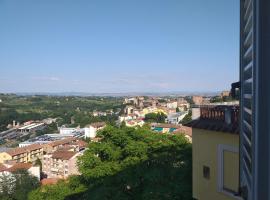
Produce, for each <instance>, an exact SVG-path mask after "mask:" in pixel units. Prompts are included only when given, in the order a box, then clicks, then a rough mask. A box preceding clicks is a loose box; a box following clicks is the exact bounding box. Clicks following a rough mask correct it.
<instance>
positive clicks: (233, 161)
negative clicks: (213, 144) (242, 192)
mask: <svg viewBox="0 0 270 200" xmlns="http://www.w3.org/2000/svg"><path fill="white" fill-rule="evenodd" d="M238 190H239V150H238V148H237V147H234V146H229V145H223V144H221V145H219V147H218V191H219V192H222V193H224V194H226V195H228V196H233V197H235V198H237V195H238V193H239V192H238Z"/></svg>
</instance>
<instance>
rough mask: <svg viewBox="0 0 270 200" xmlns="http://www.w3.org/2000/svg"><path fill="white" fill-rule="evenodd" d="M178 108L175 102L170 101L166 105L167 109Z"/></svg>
mask: <svg viewBox="0 0 270 200" xmlns="http://www.w3.org/2000/svg"><path fill="white" fill-rule="evenodd" d="M177 107H178V103H177V101H172V102H168V103H167V108H169V109H176V108H177Z"/></svg>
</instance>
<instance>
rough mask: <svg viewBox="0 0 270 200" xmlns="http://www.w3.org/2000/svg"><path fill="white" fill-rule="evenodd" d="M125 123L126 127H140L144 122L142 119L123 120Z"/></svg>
mask: <svg viewBox="0 0 270 200" xmlns="http://www.w3.org/2000/svg"><path fill="white" fill-rule="evenodd" d="M125 123H126V126H128V127H136V126H140V127H142V126H143V125H144V124H145V122H144V121H143V120H142V119H135V120H128V121H125Z"/></svg>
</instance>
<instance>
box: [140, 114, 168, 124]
mask: <svg viewBox="0 0 270 200" xmlns="http://www.w3.org/2000/svg"><path fill="white" fill-rule="evenodd" d="M166 118H167V115H165V114H164V113H161V112H159V113H149V114H146V115H145V121H146V122H157V123H165V119H166Z"/></svg>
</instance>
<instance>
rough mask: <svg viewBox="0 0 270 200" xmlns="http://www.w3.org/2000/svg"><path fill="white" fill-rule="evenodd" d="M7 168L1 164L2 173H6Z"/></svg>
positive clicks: (0, 170)
mask: <svg viewBox="0 0 270 200" xmlns="http://www.w3.org/2000/svg"><path fill="white" fill-rule="evenodd" d="M6 170H7V167H6V166H5V165H3V164H1V163H0V172H3V171H6Z"/></svg>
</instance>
